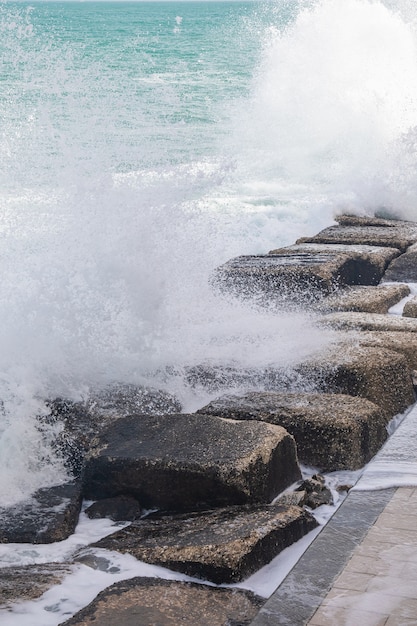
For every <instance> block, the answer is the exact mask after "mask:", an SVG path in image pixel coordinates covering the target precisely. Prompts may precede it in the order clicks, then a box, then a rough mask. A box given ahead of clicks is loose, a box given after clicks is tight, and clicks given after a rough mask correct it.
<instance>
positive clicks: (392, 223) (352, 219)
mask: <svg viewBox="0 0 417 626" xmlns="http://www.w3.org/2000/svg"><path fill="white" fill-rule="evenodd" d="M334 219H335V221H336V222H337V223H338V224H339V225H340V226H386V227H388V228H398V227H408V226H415V223H414V222H409V221H405V220H397V219H395V218H391V219H389V218H384V217H374V216H371V215H337V216H336V217H335V218H334Z"/></svg>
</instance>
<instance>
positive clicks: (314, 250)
mask: <svg viewBox="0 0 417 626" xmlns="http://www.w3.org/2000/svg"><path fill="white" fill-rule="evenodd" d="M397 255H398V251H397V250H395V249H387V248H385V250H382V249H381V248H378V249H376V248H370V247H364V246H362V247H356V248H355V247H352V246H350V249H349V247H348V246H339V247H337V246H316V247H315V246H314V245H311V246H289V247H288V248H281V249H278V250H273V251H272V252H271V253H269V254H266V255H258V256H241V257H237V258H235V259H231V260H230V261H228V262H227V263H225V264H224V265H222V266H221V267H219V268H218V270H217V272H216V276H215V281H216V282H217V284H218V285H219V286H220V287H221V288H222V289H224V290H228V291H232V292H235V293H238V294H241V295H244V296H250V297H259V295H260V294H261V295H262V294H263V295H264V296H268V298H270V299H275V300H277V297H278V296H279V299H280V301H283V302H284V303H285V302H291V301H294V300H295V301H299V300H308V301H313V300H315V299H318V298H320V297H321V296H322V295H323V294H328V293H331V292H332V291H334V290H335V289H336V288H337V287H338V286H340V285H356V284H360V285H375V284H377V283H378V282H379V281H380V279H381V277H382V275H383V273H384V271H385V268H386V267H387V265H388V263H389V262H390V261H391V260H392V259H393V258H395V256H397Z"/></svg>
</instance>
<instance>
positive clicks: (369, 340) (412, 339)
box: [340, 330, 417, 370]
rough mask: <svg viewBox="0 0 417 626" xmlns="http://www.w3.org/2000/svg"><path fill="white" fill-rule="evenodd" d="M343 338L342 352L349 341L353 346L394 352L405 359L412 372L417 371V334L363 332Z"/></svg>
mask: <svg viewBox="0 0 417 626" xmlns="http://www.w3.org/2000/svg"><path fill="white" fill-rule="evenodd" d="M342 336H343V341H342V343H341V346H340V349H341V350H344V347H343V346H344V344H345V343H347V342H348V341H349V340H350V341H351V342H352V344H353V345H359V346H363V347H366V346H368V347H374V348H378V347H379V348H385V349H386V350H393V351H394V352H399V353H400V354H402V355H403V356H404V357H405V359H406V361H407V365H408V367H409V369H410V370H417V333H409V332H402V331H392V332H388V331H385V332H384V331H366V330H363V331H360V332H355V333H343V335H342Z"/></svg>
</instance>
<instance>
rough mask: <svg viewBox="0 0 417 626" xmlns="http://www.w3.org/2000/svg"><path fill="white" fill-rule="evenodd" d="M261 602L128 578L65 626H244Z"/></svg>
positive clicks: (231, 592)
mask: <svg viewBox="0 0 417 626" xmlns="http://www.w3.org/2000/svg"><path fill="white" fill-rule="evenodd" d="M263 602H264V601H263V600H262V599H261V598H259V597H257V596H255V595H254V594H252V593H250V592H247V591H241V590H237V589H220V588H218V589H216V588H214V587H208V586H207V585H197V584H192V583H183V582H176V581H168V580H156V579H154V578H132V579H130V580H125V581H122V582H120V583H116V584H115V585H112V586H111V587H110V588H109V589H106V590H105V591H102V592H101V593H100V594H99V595H98V596H97V598H96V599H95V600H94V601H93V602H92V603H91V604H90V605H89V606H88V607H86V608H85V609H83V610H82V611H80V612H79V613H78V614H77V615H75V616H74V617H72V618H71V619H69V620H67V621H66V622H64V626H88V625H92V624H94V626H98V625H100V626H115V624H120V625H121V626H139V625H141V626H142V625H143V626H148V625H151V624H152V625H155V626H156V625H157V626H178V625H179V624H182V625H184V626H248V625H249V624H250V622H251V621H252V619H253V618H254V617H255V615H256V613H257V612H258V610H259V608H260V607H261V606H262V604H263Z"/></svg>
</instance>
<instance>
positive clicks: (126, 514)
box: [85, 496, 141, 522]
mask: <svg viewBox="0 0 417 626" xmlns="http://www.w3.org/2000/svg"><path fill="white" fill-rule="evenodd" d="M85 513H86V515H87V516H88V517H89V518H90V519H100V518H103V517H108V518H109V519H111V520H113V521H114V522H121V521H126V522H132V521H133V520H135V519H138V518H139V517H140V516H141V508H140V504H139V502H138V501H137V500H136V499H135V498H132V497H131V496H117V497H115V498H105V499H104V500H98V501H97V502H93V504H91V505H90V506H89V507H88V508H87V509H85Z"/></svg>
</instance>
